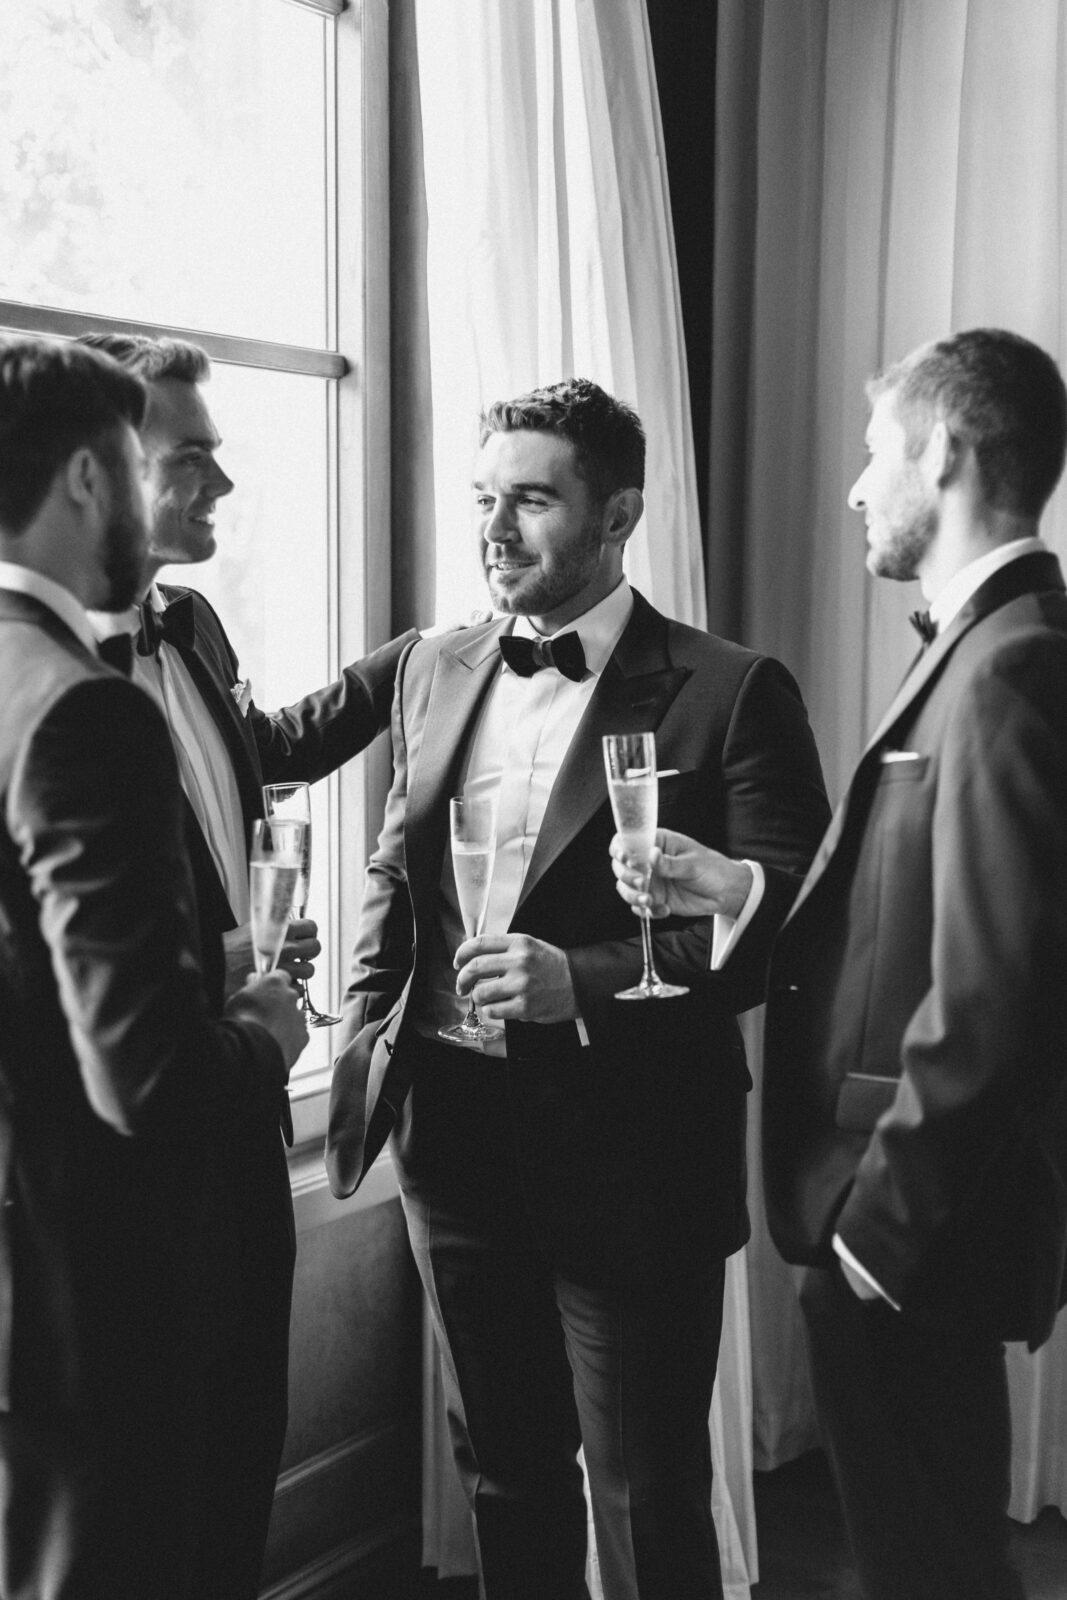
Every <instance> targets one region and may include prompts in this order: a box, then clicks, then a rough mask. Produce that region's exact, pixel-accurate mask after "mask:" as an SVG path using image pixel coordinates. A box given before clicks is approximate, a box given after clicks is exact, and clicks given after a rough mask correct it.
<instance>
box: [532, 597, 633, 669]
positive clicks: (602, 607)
mask: <svg viewBox="0 0 1067 1600" xmlns="http://www.w3.org/2000/svg"><path fill="white" fill-rule="evenodd" d="M633 608H634V594H633V590H632V589H631V588H630V585H629V584H628V583H627V581H626V579H625V578H621V579H620V580H619V582H618V583H617V584H616V585H615V588H614V589H612V591H611V593H610V594H608V595H605V596H604V598H603V600H600V601H598V602H597V604H596V605H595V606H590V608H589V610H588V611H583V613H582V615H581V616H580V617H574V618H573V619H572V620H571V621H570V622H568V623H566V624H565V626H564V627H562V628H559V629H557V630H556V633H552V634H547V635H541V634H539V633H538V632H537V629H536V628H535V627H534V625H533V623H532V622H531V621H530V619H529V617H521V616H520V617H516V619H515V627H514V629H513V630H512V631H513V633H515V634H516V636H517V637H518V638H520V639H539V638H541V637H547V638H549V639H555V638H557V637H558V635H559V634H561V633H576V634H577V635H578V637H579V638H580V639H581V641H582V648H583V650H584V651H585V664H586V666H587V667H588V669H589V671H590V672H592V673H595V674H596V675H597V676H598V677H599V675H600V674H601V673H602V672H603V670H604V668H605V667H606V666H607V664H608V662H609V661H610V659H611V655H612V652H613V651H614V649H615V646H616V645H617V644H618V642H619V640H620V639H621V638H622V635H623V633H624V631H625V629H626V624H627V623H628V622H629V620H630V615H631V613H632V611H633ZM507 670H508V671H509V672H510V670H511V668H510V667H509V668H507Z"/></svg>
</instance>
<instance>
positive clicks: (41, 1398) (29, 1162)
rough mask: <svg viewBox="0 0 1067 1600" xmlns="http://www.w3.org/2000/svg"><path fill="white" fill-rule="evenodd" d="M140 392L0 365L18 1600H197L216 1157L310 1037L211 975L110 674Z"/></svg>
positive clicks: (23, 352)
mask: <svg viewBox="0 0 1067 1600" xmlns="http://www.w3.org/2000/svg"><path fill="white" fill-rule="evenodd" d="M144 403H145V395H144V389H143V386H142V385H141V384H140V382H139V381H138V380H137V379H136V378H134V377H132V376H130V374H128V373H126V372H123V371H122V370H121V369H120V368H119V367H117V366H116V365H115V364H114V363H113V362H111V361H109V360H108V359H107V358H106V357H103V356H101V355H98V354H97V353H95V352H93V351H89V350H83V349H79V348H78V347H76V346H64V345H61V344H59V343H52V342H50V341H43V340H17V341H11V342H9V343H7V344H4V345H2V346H0V682H2V683H3V685H4V692H3V696H2V697H0V816H2V822H0V1194H2V1203H3V1208H2V1211H0V1216H2V1225H0V1305H2V1307H3V1314H2V1316H0V1593H3V1594H4V1595H5V1596H11V1597H13V1600H14V1597H22V1596H26V1597H30V1596H32V1597H33V1600H59V1597H61V1596H73V1595H85V1596H90V1595H92V1596H96V1595H101V1596H103V1595H107V1596H109V1597H113V1596H117V1597H120V1600H121V1597H126V1600H193V1597H194V1596H199V1594H200V1593H201V1592H202V1591H201V1590H200V1588H199V1586H198V1583H197V1578H196V1573H197V1570H198V1568H197V1556H198V1548H199V1544H200V1541H201V1535H202V1531H203V1522H202V1510H203V1507H202V1502H201V1494H202V1490H203V1481H202V1467H203V1459H204V1456H205V1453H206V1451H207V1450H208V1448H209V1442H210V1438H211V1422H212V1419H211V1418H210V1416H209V1415H208V1413H207V1409H206V1406H205V1400H206V1398H207V1397H208V1396H209V1395H210V1394H211V1392H212V1382H213V1379H212V1375H213V1374H214V1373H216V1372H217V1370H218V1369H219V1368H220V1366H224V1365H225V1362H226V1359H227V1356H228V1354H229V1352H230V1351H231V1350H232V1348H233V1346H234V1343H235V1341H236V1339H237V1336H238V1327H239V1321H240V1314H241V1308H240V1305H239V1303H238V1297H237V1295H236V1293H235V1283H236V1276H237V1266H238V1246H237V1219H236V1217H235V1214H234V1206H233V1200H232V1195H231V1193H230V1190H229V1186H228V1185H227V1184H226V1183H224V1182H221V1181H220V1173H221V1171H222V1166H223V1161H224V1152H225V1150H226V1149H227V1148H228V1147H229V1145H230V1144H231V1143H233V1142H234V1141H237V1140H240V1139H242V1138H244V1137H246V1136H247V1132H248V1130H249V1129H263V1130H268V1131H269V1130H270V1129H271V1128H274V1129H276V1128H277V1119H278V1106H279V1103H280V1100H281V1098H282V1096H283V1095H284V1092H285V1083H286V1079H287V1077H288V1072H289V1068H290V1067H291V1065H292V1063H293V1062H294V1060H295V1059H296V1058H297V1056H298V1055H299V1053H300V1051H301V1049H302V1048H303V1046H304V1043H305V1041H306V1037H307V1035H306V1031H305V1028H304V1025H303V1022H302V1021H301V1019H300V1017H299V1013H298V1010H297V1006H296V1002H295V997H294V995H293V993H292V991H291V988H290V986H289V984H288V982H287V980H286V979H285V978H284V977H281V976H279V975H277V974H274V975H271V976H270V977H268V978H264V979H253V980H251V981H250V982H249V984H248V985H247V986H246V987H244V988H243V989H242V990H241V991H240V993H239V994H237V995H236V996H235V997H233V998H231V999H230V1000H229V1001H228V1002H227V1004H226V1006H225V1009H224V1011H222V1012H221V1014H220V1013H217V1012H216V1011H215V1010H214V1008H213V1007H212V1005H211V1002H210V999H209V996H208V994H207V991H206V986H205V983H204V980H203V977H202V975H201V968H200V951H199V941H198V933H197V923H196V914H195V902H194V891H193V885H192V882H191V879H190V874H189V865H188V861H187V857H186V853H185V842H184V829H183V818H182V809H181V789H180V785H179V781H178V771H177V767H176V764H175V760H174V752H173V748H172V745H171V740H170V737H169V735H168V732H167V728H166V724H165V723H164V721H163V719H162V718H161V717H160V716H159V714H158V712H157V710H156V709H155V707H154V706H153V705H152V703H151V702H150V701H149V700H148V699H147V698H146V697H145V696H144V695H143V694H142V693H140V691H139V690H137V689H135V688H134V687H133V686H132V685H131V684H130V683H128V682H127V681H126V680H125V679H124V678H123V677H121V676H120V675H118V674H117V673H116V672H114V671H113V670H112V669H111V668H110V667H108V666H106V665H105V664H104V663H103V662H102V661H101V660H100V658H99V657H98V655H97V652H96V648H95V641H94V638H93V634H92V631H91V628H90V625H89V622H88V618H87V615H86V610H87V608H89V607H96V608H102V609H105V610H121V609H122V608H123V607H125V606H128V605H129V604H130V602H131V601H132V600H133V598H134V596H135V595H136V593H137V592H138V589H139V586H140V583H141V581H142V570H143V563H144V559H145V554H146V533H147V523H146V511H145V504H144V498H143V488H142V474H143V466H144V462H143V455H142V451H141V446H140V443H139V441H138V437H137V432H136V429H137V427H138V425H139V424H140V422H141V419H142V415H143V409H144Z"/></svg>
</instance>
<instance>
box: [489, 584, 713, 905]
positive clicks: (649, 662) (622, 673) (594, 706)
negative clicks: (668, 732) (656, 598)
mask: <svg viewBox="0 0 1067 1600" xmlns="http://www.w3.org/2000/svg"><path fill="white" fill-rule="evenodd" d="M639 599H640V597H639V596H635V606H634V614H633V616H632V617H631V619H630V623H629V625H628V626H627V629H626V631H625V633H624V634H623V636H622V638H621V639H620V640H619V643H618V646H617V647H616V650H615V654H614V655H613V656H612V658H611V660H610V661H609V662H608V664H607V666H606V667H605V669H604V671H603V673H602V674H601V677H600V682H599V683H598V684H597V686H596V689H595V690H594V693H593V697H592V699H591V700H590V702H589V705H588V706H587V707H586V711H585V715H584V716H583V717H582V720H581V722H580V723H579V724H578V727H577V729H576V730H575V734H574V738H573V739H572V740H571V743H570V748H569V749H568V751H567V754H566V757H565V758H564V761H563V765H562V766H561V767H560V769H559V773H558V775H557V777H556V781H555V783H554V784H553V786H552V793H551V795H550V797H549V801H548V806H547V808H546V810H545V815H544V819H543V821H542V823H541V829H540V832H539V833H538V836H537V843H536V845H535V846H534V850H533V855H532V856H531V857H530V865H529V868H528V869H527V872H526V877H525V879H524V880H523V885H522V893H521V894H520V895H519V902H518V904H519V906H521V905H522V904H523V902H524V901H525V900H526V899H527V897H528V895H529V894H530V893H531V891H532V890H533V889H534V887H535V886H536V884H537V883H538V881H539V880H540V879H541V878H542V877H543V876H544V874H545V873H546V872H547V871H548V869H549V868H550V867H551V865H552V863H553V862H554V861H555V860H557V859H558V857H559V856H560V855H561V854H562V853H563V851H564V850H565V849H566V848H567V846H568V845H569V844H570V843H571V840H572V839H574V838H575V837H576V836H577V835H578V834H579V833H580V832H581V830H582V829H583V828H584V827H585V825H586V823H587V822H588V821H589V820H590V818H591V817H592V816H593V815H594V814H595V813H596V811H597V810H598V809H599V807H600V806H602V805H603V804H604V803H605V801H606V800H607V798H608V786H607V779H606V777H605V775H604V755H603V748H602V745H601V740H602V738H603V736H604V735H605V734H607V733H655V731H656V729H657V728H658V727H659V725H660V723H661V722H662V720H663V718H664V716H665V715H666V712H667V710H668V708H669V707H670V705H671V704H672V702H673V700H674V699H675V696H676V695H677V694H678V691H679V690H680V689H681V687H682V685H683V684H684V683H685V682H686V680H687V679H688V678H689V677H690V671H689V669H688V668H687V667H673V666H672V665H671V663H670V659H669V657H668V655H667V653H666V649H665V646H664V644H663V643H662V639H663V638H665V628H664V626H663V619H662V618H659V617H658V616H657V614H656V613H655V612H653V611H652V610H651V608H650V607H649V606H647V605H646V604H645V603H644V602H643V601H642V602H641V603H640V605H638V604H637V603H636V602H637V601H638V600H639ZM650 619H651V620H652V622H653V623H656V622H658V623H659V624H660V627H659V629H656V628H655V627H654V626H651V625H650ZM516 909H518V907H516Z"/></svg>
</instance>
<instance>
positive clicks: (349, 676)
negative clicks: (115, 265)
mask: <svg viewBox="0 0 1067 1600" xmlns="http://www.w3.org/2000/svg"><path fill="white" fill-rule="evenodd" d="M79 342H80V343H84V344H86V345H91V346H95V347H96V348H97V349H102V350H104V351H106V352H107V353H108V354H109V355H110V356H111V357H112V358H113V359H114V360H117V361H118V362H120V363H121V365H122V366H123V367H125V368H126V369H127V370H128V371H130V372H132V373H135V374H137V376H138V377H139V378H140V379H141V380H142V381H143V382H144V384H145V386H146V390H147V397H148V399H147V408H146V412H145V417H144V422H143V424H142V427H141V441H142V445H143V448H144V452H145V457H146V488H147V498H148V511H149V551H148V561H147V567H146V573H145V582H146V588H147V594H146V596H145V598H144V599H143V600H142V602H141V604H140V606H139V608H138V609H137V610H136V611H131V612H129V613H127V614H126V615H125V616H123V617H119V618H114V617H111V618H108V617H95V618H94V619H93V621H94V624H95V625H96V627H97V629H98V632H99V633H100V634H101V636H104V635H107V634H112V635H113V634H114V633H115V632H116V630H118V631H124V632H126V633H132V634H133V635H135V636H136V638H137V642H138V647H137V649H136V650H135V651H134V653H133V662H134V667H133V671H134V681H135V682H136V683H138V684H139V685H140V686H141V687H142V688H143V689H144V690H145V691H146V692H147V693H148V694H150V695H151V696H152V697H153V699H154V700H155V701H156V703H157V704H158V705H159V707H160V709H161V710H162V711H163V713H164V715H165V717H166V718H167V722H168V724H169V726H170V729H171V733H172V736H173V739H174V744H175V750H176V753H177V756H178V763H179V768H180V770H181V775H182V783H183V787H184V791H185V797H186V802H187V805H186V816H187V839H188V848H189V854H190V860H191V862H192V865H193V872H194V877H195V882H196V890H197V903H198V908H199V914H200V919H201V924H202V927H203V930H204V938H203V942H204V945H205V948H207V949H210V950H213V951H214V950H225V955H226V968H225V974H224V973H223V970H222V969H221V966H220V967H219V969H218V970H216V972H215V973H214V974H213V976H214V977H215V980H216V992H217V996H218V998H219V999H220V1001H221V995H222V992H223V979H224V976H225V988H226V990H227V991H232V990H233V989H234V988H235V987H236V986H239V985H240V984H241V983H242V982H243V981H244V978H245V976H246V974H247V973H248V971H249V970H251V967H252V964H253V962H252V950H251V938H250V929H249V908H248V840H249V836H250V833H251V827H252V822H253V820H254V819H255V818H256V817H258V816H261V815H262V812H263V796H262V785H263V784H264V783H290V782H295V781H306V782H315V781H317V780H318V779H319V778H323V777H325V776H326V775H327V774H328V773H331V772H333V771H335V770H336V769H337V768H338V767H339V766H341V764H342V763H343V762H345V761H347V760H349V759H351V758H352V757H353V756H355V755H356V754H357V753H358V752H359V751H360V750H362V749H364V748H365V747H366V746H367V745H368V744H369V743H370V742H371V740H372V739H373V738H374V737H375V735H376V734H377V733H378V732H379V731H380V730H382V729H384V728H385V726H386V725H387V723H388V720H389V707H390V704H391V702H392V693H393V678H394V674H395V672H396V664H397V661H398V659H399V657H400V653H401V651H402V649H403V648H404V646H405V645H406V644H407V643H409V642H410V641H411V640H412V639H414V638H415V637H416V634H415V631H414V630H411V632H409V633H407V634H405V635H403V636H402V637H401V638H400V639H398V640H395V641H394V642H393V643H392V644H388V645H384V646H383V647H382V648H381V649H380V650H378V651H375V652H374V653H373V654H372V655H370V656H368V657H367V658H366V659H365V660H363V661H357V662H354V663H352V664H351V665H350V666H347V667H345V668H344V670H343V672H342V674H341V677H340V678H339V679H338V680H337V681H336V682H335V683H332V684H330V685H328V686H327V687H326V688H325V689H320V690H318V691H317V692H315V693H314V694H310V695H308V696H306V697H305V698H304V699H303V700H300V701H298V702H297V703H296V704H294V705H291V706H287V707H285V708H284V709H283V710H281V711H275V712H265V711H262V710H260V708H259V707H258V706H257V705H256V703H255V701H254V700H253V699H251V697H250V694H249V691H248V689H247V686H245V685H244V684H243V682H242V679H241V673H240V669H239V665H238V657H237V652H236V651H235V650H234V648H233V645H232V644H231V642H230V640H229V638H228V637H227V635H226V632H225V630H224V628H223V625H222V622H221V620H220V618H219V617H218V615H217V614H216V612H215V611H214V609H213V608H212V607H211V606H210V605H209V604H208V602H207V600H206V599H205V598H204V597H203V595H201V594H200V593H199V592H198V591H197V590H195V589H192V588H188V587H186V586H184V585H183V586H181V587H178V586H174V585H161V584H159V583H157V582H156V575H157V573H158V572H159V571H160V569H161V568H162V567H164V566H166V565H170V564H177V565H183V566H190V565H195V564H198V563H200V562H203V561H206V560H208V559H209V558H210V557H211V556H212V555H213V554H214V552H215V508H216V506H217V503H218V501H219V500H221V499H222V498H223V497H224V496H225V495H228V494H230V493H231V492H232V490H233V482H232V480H231V479H230V478H229V477H228V476H227V475H226V473H225V472H224V471H223V469H222V467H221V466H220V464H219V461H218V459H217V455H218V451H219V448H220V446H221V443H222V441H221V439H220V437H219V433H218V429H217V428H216V426H215V423H214V421H213V419H212V416H211V412H210V410H209V407H208V404H207V400H206V397H205V394H204V385H205V384H206V382H207V380H208V378H209V377H210V372H211V365H210V362H209V360H208V358H207V355H206V354H205V352H204V351H203V350H202V349H200V347H199V346H198V345H194V344H189V343H188V342H187V341H185V340H180V339H153V338H149V337H147V336H145V335H132V334H130V335H128V334H88V335H85V336H84V338H83V339H82V340H81V341H79ZM220 935H221V943H220ZM316 935H317V929H316V927H315V924H314V922H313V921H311V920H310V919H307V918H305V919H303V920H302V921H300V922H294V923H292V924H291V925H290V927H289V929H288V932H287V938H286V944H285V948H284V950H283V952H282V958H281V965H282V967H283V968H284V969H285V970H287V971H288V972H289V973H290V974H291V975H292V976H294V977H296V978H308V977H310V976H311V975H312V973H313V971H314V968H313V966H312V965H311V962H312V961H313V959H314V957H315V955H316V954H317V953H318V950H319V944H318V939H317V937H316ZM284 1115H285V1121H286V1123H287V1124H288V1106H286V1107H285V1108H284ZM288 1126H289V1128H290V1137H291V1124H288ZM226 1165H227V1169H228V1176H229V1180H230V1182H231V1184H232V1187H233V1192H234V1195H235V1196H236V1198H237V1200H238V1202H239V1207H240V1230H241V1247H242V1249H241V1257H240V1283H241V1291H242V1303H243V1307H244V1317H243V1337H242V1340H241V1342H240V1343H239V1344H237V1345H235V1347H234V1350H233V1355H232V1362H231V1369H230V1373H229V1376H228V1378H227V1380H226V1381H225V1382H223V1383H221V1384H220V1385H219V1387H218V1391H217V1393H216V1395H215V1398H214V1402H213V1413H214V1417H215V1422H216V1436H215V1440H214V1448H213V1450H212V1452H211V1455H210V1457H209V1459H207V1460H206V1461H205V1463H204V1468H203V1470H204V1481H205V1492H204V1507H205V1511H204V1515H205V1519H206V1526H207V1529H208V1531H207V1534H206V1536H205V1567H204V1572H203V1575H202V1580H201V1587H200V1590H199V1600H254V1596H255V1595H256V1593H257V1592H258V1587H259V1574H260V1568H261V1565H262V1558H263V1549H264V1544H265V1541H266V1537H267V1527H268V1522H269V1519H270V1513H271V1506H272V1503H273V1496H274V1485H275V1480H276V1477H277V1472H278V1463H279V1460H280V1458H281V1452H282V1446H283V1443H284V1439H285V1429H286V1420H287V1415H288V1356H289V1320H290V1305H291V1299H292V1282H293V1268H294V1262H295V1252H296V1240H295V1231H294V1226H293V1209H292V1200H291V1197H290V1187H289V1173H288V1165H287V1161H286V1157H285V1150H284V1147H283V1144H282V1139H281V1135H280V1133H279V1131H278V1129H277V1127H275V1128H274V1129H268V1130H266V1131H264V1130H263V1129H262V1128H250V1129H249V1130H248V1131H247V1133H246V1134H245V1135H244V1136H243V1137H242V1138H240V1139H237V1140H234V1141H233V1143H232V1145H231V1147H230V1149H229V1150H228V1152H227V1157H226Z"/></svg>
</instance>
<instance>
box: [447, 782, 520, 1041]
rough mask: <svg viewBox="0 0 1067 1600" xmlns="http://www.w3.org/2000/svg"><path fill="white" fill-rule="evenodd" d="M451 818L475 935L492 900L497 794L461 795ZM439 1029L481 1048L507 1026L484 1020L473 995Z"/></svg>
mask: <svg viewBox="0 0 1067 1600" xmlns="http://www.w3.org/2000/svg"><path fill="white" fill-rule="evenodd" d="M448 820H449V828H450V831H451V836H452V870H453V872H454V874H455V878H456V896H457V898H458V900H459V909H460V915H461V916H462V918H463V929H464V932H465V933H466V935H467V938H468V939H473V938H474V937H475V936H476V935H477V934H479V933H481V931H482V927H483V925H484V923H485V913H486V908H487V906H488V904H489V884H490V881H491V880H492V876H493V858H494V856H495V855H496V796H495V795H487V794H479V795H458V796H457V797H456V798H455V799H454V800H450V801H449V802H448ZM437 1033H438V1037H439V1038H441V1039H447V1040H448V1041H449V1043H450V1044H463V1045H468V1046H471V1047H472V1048H474V1049H477V1047H478V1046H479V1045H481V1044H484V1043H485V1042H486V1040H487V1039H500V1038H503V1034H504V1030H503V1028H498V1027H495V1026H492V1025H491V1024H489V1023H487V1022H483V1021H482V1020H481V1018H480V1017H479V1015H478V1008H477V1007H476V1005H475V1004H474V998H473V996H472V997H471V1000H470V1003H469V1005H468V1006H467V1015H466V1016H465V1017H464V1018H463V1021H462V1022H457V1023H456V1024H455V1026H454V1027H451V1028H438V1030H437Z"/></svg>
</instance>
